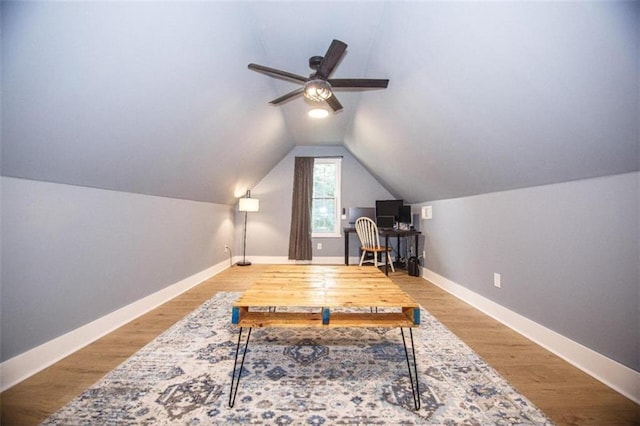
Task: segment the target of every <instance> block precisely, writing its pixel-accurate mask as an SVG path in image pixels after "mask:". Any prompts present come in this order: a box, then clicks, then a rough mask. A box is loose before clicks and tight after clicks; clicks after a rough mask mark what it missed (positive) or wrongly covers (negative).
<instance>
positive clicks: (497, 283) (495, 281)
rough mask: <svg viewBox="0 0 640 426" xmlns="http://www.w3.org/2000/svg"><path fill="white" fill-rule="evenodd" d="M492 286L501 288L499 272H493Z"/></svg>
mask: <svg viewBox="0 0 640 426" xmlns="http://www.w3.org/2000/svg"><path fill="white" fill-rule="evenodd" d="M493 286H494V287H498V288H502V278H501V277H500V274H498V273H496V272H494V273H493Z"/></svg>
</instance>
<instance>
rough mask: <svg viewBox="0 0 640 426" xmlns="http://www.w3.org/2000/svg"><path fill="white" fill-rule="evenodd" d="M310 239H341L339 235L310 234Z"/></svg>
mask: <svg viewBox="0 0 640 426" xmlns="http://www.w3.org/2000/svg"><path fill="white" fill-rule="evenodd" d="M311 238H342V234H341V233H337V234H336V233H333V232H332V233H322V234H320V233H312V234H311Z"/></svg>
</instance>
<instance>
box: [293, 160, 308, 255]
mask: <svg viewBox="0 0 640 426" xmlns="http://www.w3.org/2000/svg"><path fill="white" fill-rule="evenodd" d="M313 161H314V160H313V157H296V162H295V168H294V171H293V202H292V205H291V232H290V234H289V259H293V260H311V257H312V253H311V251H312V250H311V248H312V244H311V203H312V201H313Z"/></svg>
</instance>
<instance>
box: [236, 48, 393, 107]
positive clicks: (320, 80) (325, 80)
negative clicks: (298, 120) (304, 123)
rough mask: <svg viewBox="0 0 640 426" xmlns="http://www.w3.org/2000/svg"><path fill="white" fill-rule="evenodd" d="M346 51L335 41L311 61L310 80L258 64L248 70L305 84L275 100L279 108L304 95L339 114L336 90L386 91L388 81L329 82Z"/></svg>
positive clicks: (352, 79) (359, 79) (274, 102)
mask: <svg viewBox="0 0 640 426" xmlns="http://www.w3.org/2000/svg"><path fill="white" fill-rule="evenodd" d="M345 50H347V44H346V43H343V42H341V41H340V40H333V41H332V42H331V45H330V46H329V49H328V50H327V53H325V55H324V57H323V56H312V57H311V58H309V67H310V68H311V69H312V70H314V72H313V73H311V75H310V76H309V77H303V76H301V75H298V74H292V73H290V72H287V71H281V70H277V69H274V68H269V67H265V66H263V65H258V64H249V69H250V70H253V71H257V72H261V73H264V74H267V75H269V76H271V77H276V78H282V79H285V80H291V81H295V82H297V83H303V84H304V86H302V87H300V88H298V89H296V90H293V91H291V92H289V93H287V94H285V95H282V96H280V97H279V98H276V99H274V100H272V101H271V102H269V103H271V104H274V105H277V104H280V103H282V102H284V101H286V100H289V99H291V98H293V97H294V96H297V95H300V94H302V95H304V96H305V97H306V98H307V99H310V100H312V101H317V102H322V101H324V102H326V103H328V104H329V106H330V107H331V109H333V111H334V112H335V111H340V110H341V109H342V105H341V104H340V102H339V101H338V99H337V98H336V96H335V94H334V93H333V90H334V89H386V87H387V85H388V84H389V80H386V79H374V78H329V76H330V75H331V73H332V72H333V70H334V69H335V67H336V65H337V64H338V62H339V61H340V58H342V55H344V52H345Z"/></svg>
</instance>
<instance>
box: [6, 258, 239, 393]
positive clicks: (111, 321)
mask: <svg viewBox="0 0 640 426" xmlns="http://www.w3.org/2000/svg"><path fill="white" fill-rule="evenodd" d="M229 263H230V262H229V261H228V260H225V261H224V262H220V263H218V264H216V265H213V266H211V267H210V268H207V269H205V270H203V271H201V272H198V273H197V274H194V275H191V276H190V277H187V278H185V279H183V280H181V281H178V282H177V283H174V284H172V285H170V286H168V287H165V288H164V289H162V290H160V291H158V292H156V293H153V294H151V295H149V296H147V297H144V298H142V299H140V300H138V301H136V302H133V303H131V304H130V305H127V306H125V307H123V308H120V309H118V310H117V311H114V312H111V313H110V314H108V315H105V316H103V317H102V318H98V319H97V320H95V321H92V322H90V323H88V324H86V325H83V326H82V327H79V328H77V329H75V330H73V331H70V332H69V333H66V334H64V335H62V336H60V337H56V338H55V339H53V340H50V341H48V342H46V343H43V344H42V345H40V346H37V347H35V348H33V349H30V350H28V351H27V352H23V353H21V354H20V355H17V356H15V357H13V358H11V359H8V360H6V361H5V362H3V363H2V364H0V391H2V392H4V391H5V390H6V389H9V388H10V387H12V386H13V385H15V384H17V383H19V382H21V381H23V380H24V379H26V378H28V377H30V376H32V375H34V374H36V373H38V372H39V371H41V370H43V369H45V368H47V367H49V366H50V365H52V364H54V363H56V362H58V361H60V360H61V359H63V358H64V357H66V356H68V355H70V354H72V353H73V352H76V351H77V350H79V349H82V348H83V347H85V346H87V345H88V344H90V343H91V342H94V341H95V340H97V339H99V338H101V337H103V336H105V335H106V334H109V333H110V332H112V331H113V330H115V329H117V328H118V327H121V326H123V325H124V324H126V323H128V322H130V321H132V320H134V319H136V318H137V317H139V316H141V315H143V314H145V313H147V312H149V311H151V310H153V309H155V308H157V307H158V306H160V305H162V304H163V303H165V302H167V301H169V300H171V299H173V298H174V297H176V296H178V295H180V294H182V293H184V292H185V291H187V290H189V289H190V288H192V287H195V286H196V285H198V284H200V283H201V282H203V281H205V280H207V279H208V278H211V277H212V276H214V275H216V274H218V273H220V272H222V271H223V270H225V269H227V268H228V267H229V266H230V265H229Z"/></svg>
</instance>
